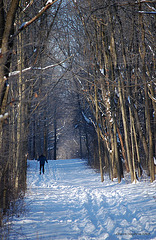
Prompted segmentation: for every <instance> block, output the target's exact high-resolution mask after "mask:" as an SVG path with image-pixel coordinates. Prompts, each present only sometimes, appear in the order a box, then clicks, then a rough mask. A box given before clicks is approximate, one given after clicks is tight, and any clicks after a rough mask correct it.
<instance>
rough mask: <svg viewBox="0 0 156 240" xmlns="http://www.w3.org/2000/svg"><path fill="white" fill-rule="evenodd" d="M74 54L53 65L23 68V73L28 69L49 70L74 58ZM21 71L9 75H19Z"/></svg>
mask: <svg viewBox="0 0 156 240" xmlns="http://www.w3.org/2000/svg"><path fill="white" fill-rule="evenodd" d="M73 56H74V55H71V56H70V57H68V58H66V59H64V60H63V61H61V62H59V63H55V64H51V65H49V66H46V67H28V68H25V69H23V70H22V73H24V72H27V71H29V70H42V71H43V70H47V69H49V68H54V67H57V66H59V65H61V64H63V63H64V62H66V61H67V60H68V59H70V58H72V57H73ZM19 73H20V71H14V72H10V73H9V77H11V76H15V75H18V74H19Z"/></svg>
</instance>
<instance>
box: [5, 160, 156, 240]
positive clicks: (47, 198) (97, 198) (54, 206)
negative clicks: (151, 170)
mask: <svg viewBox="0 0 156 240" xmlns="http://www.w3.org/2000/svg"><path fill="white" fill-rule="evenodd" d="M38 169H39V166H38V162H37V161H28V177H27V185H28V190H27V193H26V195H25V198H24V203H25V206H26V209H27V211H25V213H23V214H22V215H21V216H14V217H13V219H12V223H11V225H10V226H11V227H10V233H9V234H8V238H7V239H10V240H12V239H47V240H49V239H52V240H55V239H57V240H61V239H63V240H64V239H73V240H75V239H83V240H85V239H86V240H87V239H101V240H104V239H109V240H115V239H135V240H137V239H151V240H152V239H156V181H155V182H154V183H152V184H151V183H150V182H140V183H137V184H131V183H130V184H127V183H126V182H125V181H123V182H122V183H121V184H118V183H117V182H116V181H115V182H111V181H109V179H107V178H106V179H105V182H103V183H101V182H100V174H99V173H96V172H95V171H94V170H93V169H91V168H89V167H88V166H87V165H86V162H85V161H83V160H80V159H74V160H57V161H48V164H46V166H45V174H44V175H39V171H38Z"/></svg>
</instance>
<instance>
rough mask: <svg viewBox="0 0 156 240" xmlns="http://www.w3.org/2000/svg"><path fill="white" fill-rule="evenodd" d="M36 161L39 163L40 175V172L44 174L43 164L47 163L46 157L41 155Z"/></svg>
mask: <svg viewBox="0 0 156 240" xmlns="http://www.w3.org/2000/svg"><path fill="white" fill-rule="evenodd" d="M37 161H40V174H41V170H42V172H43V174H44V164H45V162H47V163H48V161H47V159H46V157H45V156H44V155H43V154H41V156H39V158H38V159H37Z"/></svg>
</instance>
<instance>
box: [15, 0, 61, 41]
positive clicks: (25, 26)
mask: <svg viewBox="0 0 156 240" xmlns="http://www.w3.org/2000/svg"><path fill="white" fill-rule="evenodd" d="M57 1H58V0H54V1H52V0H48V1H47V3H46V5H45V6H44V7H43V8H41V9H40V10H39V11H38V14H37V15H36V16H35V17H33V18H32V19H30V20H29V21H28V22H24V23H22V24H21V25H20V27H19V29H18V30H17V32H16V33H15V34H14V35H13V36H12V39H13V38H14V37H15V36H17V35H18V34H19V33H20V32H21V31H22V30H23V29H25V28H27V27H28V26H29V25H30V24H32V23H33V22H35V21H36V20H37V19H38V18H39V17H40V16H41V15H42V14H43V13H44V12H45V11H46V10H47V9H49V8H50V7H51V6H52V5H53V4H54V3H55V2H57Z"/></svg>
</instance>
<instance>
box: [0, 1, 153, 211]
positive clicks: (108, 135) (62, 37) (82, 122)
mask: <svg viewBox="0 0 156 240" xmlns="http://www.w3.org/2000/svg"><path fill="white" fill-rule="evenodd" d="M155 20H156V1H154V0H151V1H146V0H136V1H133V0H112V1H108V0H83V1H82V0H54V1H46V0H40V1H37V0H28V1H24V0H21V1H19V0H11V1H10V0H5V1H4V0H0V208H1V209H3V211H5V209H6V208H7V207H8V204H9V202H10V200H11V199H14V198H16V197H17V196H18V194H19V193H20V192H21V190H23V191H24V189H25V180H26V161H27V158H29V159H37V158H38V156H39V155H40V154H41V153H44V154H45V155H46V157H47V158H48V159H54V160H55V159H64V158H87V159H88V163H89V164H90V165H92V166H93V167H96V168H98V169H99V170H100V174H101V181H103V180H104V176H103V175H104V171H106V172H108V173H109V175H110V178H111V179H112V180H113V178H116V177H117V178H118V182H120V181H121V179H122V178H123V177H124V172H125V171H127V172H130V175H131V181H132V182H133V181H135V180H136V178H137V177H140V176H141V173H142V171H143V170H146V171H147V174H148V175H149V176H150V180H151V182H153V181H154V180H155V165H154V159H155V153H156V114H155V113H156V90H155V89H156V81H155V42H156V31H155V29H156V21H155ZM3 211H0V212H1V213H2V212H3Z"/></svg>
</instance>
